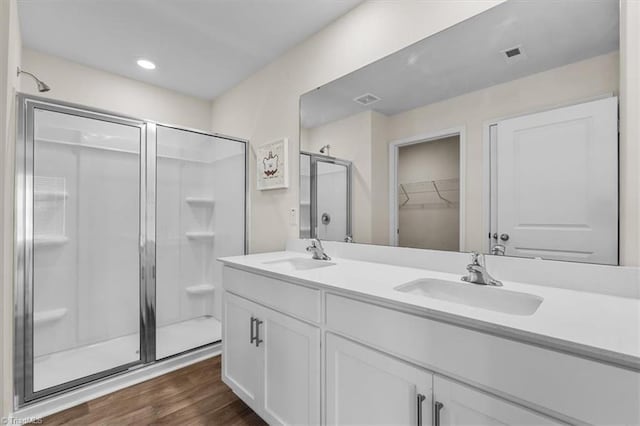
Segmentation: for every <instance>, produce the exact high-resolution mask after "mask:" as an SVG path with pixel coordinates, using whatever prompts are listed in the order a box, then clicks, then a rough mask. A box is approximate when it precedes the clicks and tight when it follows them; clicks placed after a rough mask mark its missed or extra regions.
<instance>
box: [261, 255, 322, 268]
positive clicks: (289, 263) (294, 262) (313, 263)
mask: <svg viewBox="0 0 640 426" xmlns="http://www.w3.org/2000/svg"><path fill="white" fill-rule="evenodd" d="M262 263H263V264H264V265H269V266H273V267H276V268H278V269H281V270H283V271H307V270H309V269H318V268H325V267H327V266H333V265H335V263H332V262H327V261H326V260H315V259H309V258H306V257H292V258H290V259H282V260H272V261H269V262H262Z"/></svg>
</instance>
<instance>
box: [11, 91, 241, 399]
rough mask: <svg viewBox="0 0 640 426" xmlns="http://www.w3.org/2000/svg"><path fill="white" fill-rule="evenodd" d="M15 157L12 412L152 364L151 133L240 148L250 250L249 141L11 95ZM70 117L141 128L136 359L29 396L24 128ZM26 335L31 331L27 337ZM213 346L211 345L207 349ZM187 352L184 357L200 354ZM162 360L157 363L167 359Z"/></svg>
mask: <svg viewBox="0 0 640 426" xmlns="http://www.w3.org/2000/svg"><path fill="white" fill-rule="evenodd" d="M15 100H16V137H15V142H16V152H15V161H16V163H15V173H14V176H15V182H14V191H15V198H14V203H15V204H14V209H15V210H14V211H15V224H14V237H13V241H14V256H13V257H14V266H13V271H14V277H13V281H14V284H13V285H14V292H13V293H14V296H13V302H14V312H13V332H14V336H13V347H14V353H13V408H14V409H16V410H17V409H19V408H22V407H24V406H27V405H30V404H32V403H37V402H40V401H42V400H44V399H47V398H49V397H53V396H57V395H59V394H61V393H64V392H66V391H68V390H70V389H71V388H75V387H78V386H83V385H86V384H90V383H93V382H95V381H98V380H103V379H107V378H110V377H112V376H113V375H115V374H119V373H124V372H127V371H129V370H132V369H136V368H140V367H143V366H148V365H152V364H154V363H155V362H158V361H157V360H156V356H155V333H156V329H155V326H156V298H155V290H156V277H155V271H156V255H155V249H156V229H155V228H156V161H157V153H156V145H157V140H156V130H157V126H163V127H168V128H173V129H179V130H183V131H189V132H195V133H199V134H203V135H207V136H212V137H215V138H219V139H225V140H230V141H234V142H238V143H241V144H243V145H244V168H245V173H244V182H243V185H244V197H243V204H244V206H243V208H244V218H245V220H244V228H243V232H244V235H243V247H244V249H243V252H244V254H247V253H248V251H249V223H250V205H249V199H250V186H249V176H248V173H249V159H250V157H249V155H250V152H249V150H250V142H249V140H246V139H240V138H236V137H232V136H227V135H223V134H219V133H211V132H205V131H202V130H197V129H192V128H188V127H184V126H178V125H174V124H165V123H160V122H156V121H153V120H148V119H142V118H136V117H133V116H130V115H127V114H122V113H117V112H111V111H107V110H102V109H98V108H93V107H89V106H84V105H79V104H75V103H71V102H66V101H59V100H55V99H50V98H45V97H41V96H34V95H29V94H25V93H17V94H16V98H15ZM37 107H39V108H41V109H45V110H49V111H53V112H59V113H66V114H71V115H75V116H80V117H85V118H90V119H97V120H102V121H108V122H112V123H116V124H123V125H129V126H135V127H139V128H140V154H139V155H140V161H139V169H138V170H139V179H140V182H139V203H140V204H139V210H140V211H139V268H140V271H139V283H140V310H139V321H140V322H139V324H140V328H139V330H140V359H139V360H138V361H134V362H131V363H128V364H124V365H120V366H117V367H114V368H111V369H108V370H105V371H101V372H98V373H95V374H91V375H89V376H85V377H81V378H79V379H75V380H73V381H70V382H66V383H62V384H59V385H56V386H53V387H50V388H47V389H43V390H40V391H37V392H34V391H33V332H32V330H33V299H32V297H33V273H32V267H33V251H34V247H33V225H32V224H33V154H34V145H35V135H34V134H33V128H28V127H27V124H28V123H32V122H33V115H34V110H35V108H37ZM30 331H31V332H30ZM216 343H218V342H211V343H209V344H208V345H207V346H210V345H214V344H216ZM200 348H201V347H198V348H192V349H190V350H188V351H186V352H189V351H192V350H196V349H200ZM182 354H184V352H182V353H180V354H175V355H172V356H171V357H167V358H163V359H162V360H160V362H164V361H166V360H169V359H171V358H172V357H175V356H179V355H182Z"/></svg>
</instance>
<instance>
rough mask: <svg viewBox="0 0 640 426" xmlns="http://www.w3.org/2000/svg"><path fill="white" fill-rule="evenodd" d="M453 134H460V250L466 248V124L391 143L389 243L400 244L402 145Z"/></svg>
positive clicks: (435, 139) (434, 139)
mask: <svg viewBox="0 0 640 426" xmlns="http://www.w3.org/2000/svg"><path fill="white" fill-rule="evenodd" d="M451 136H458V140H459V147H460V158H459V163H458V164H459V166H458V167H459V175H460V217H459V219H458V221H459V227H460V239H459V243H458V244H459V248H458V250H459V251H464V250H465V245H466V220H465V219H466V175H467V172H466V168H467V153H466V143H467V142H466V127H465V126H464V125H461V126H456V127H451V128H448V129H442V130H437V131H434V132H429V133H421V134H418V135H415V136H410V137H407V138H402V139H398V140H395V141H392V142H390V143H389V244H390V245H392V246H397V245H398V225H399V207H398V153H399V151H400V148H401V147H406V146H410V145H417V144H420V143H425V142H434V141H437V140H440V139H444V138H447V137H451Z"/></svg>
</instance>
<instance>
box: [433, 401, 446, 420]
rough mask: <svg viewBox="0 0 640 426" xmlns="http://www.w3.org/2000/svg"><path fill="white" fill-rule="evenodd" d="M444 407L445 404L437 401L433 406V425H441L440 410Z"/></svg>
mask: <svg viewBox="0 0 640 426" xmlns="http://www.w3.org/2000/svg"><path fill="white" fill-rule="evenodd" d="M443 408H444V404H443V403H442V402H438V401H436V403H435V404H434V408H433V426H440V410H442V409H443Z"/></svg>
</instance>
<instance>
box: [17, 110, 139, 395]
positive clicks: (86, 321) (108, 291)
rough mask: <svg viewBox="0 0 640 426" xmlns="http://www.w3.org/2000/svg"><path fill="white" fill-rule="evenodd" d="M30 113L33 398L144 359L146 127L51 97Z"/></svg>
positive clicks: (29, 390)
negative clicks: (48, 102)
mask: <svg viewBox="0 0 640 426" xmlns="http://www.w3.org/2000/svg"><path fill="white" fill-rule="evenodd" d="M27 117H28V118H27V125H26V126H25V131H26V141H27V144H26V145H25V172H26V173H25V175H26V178H25V180H26V182H25V188H26V193H25V194H24V196H25V211H26V215H27V216H26V217H27V219H26V223H25V225H24V226H25V233H24V235H25V236H26V237H25V245H26V247H28V248H27V249H26V250H27V251H26V253H27V254H26V258H27V261H26V264H27V268H26V271H27V272H26V275H25V276H26V278H25V282H26V286H25V288H26V290H25V291H26V292H27V295H26V296H27V297H26V298H25V299H26V305H25V306H26V307H25V309H26V311H27V312H26V315H25V324H24V327H25V346H24V348H25V349H24V351H25V357H24V360H25V369H24V372H25V376H26V377H25V399H27V400H29V399H33V398H37V397H40V396H44V395H46V394H49V393H53V392H56V391H59V390H62V389H65V388H68V387H71V386H75V385H77V384H81V383H84V382H87V381H89V380H93V379H96V378H99V377H102V376H106V375H108V374H112V373H114V372H117V371H120V370H125V369H127V368H129V367H131V366H133V365H135V364H139V363H141V361H142V358H141V345H140V343H141V338H140V336H141V332H140V289H141V287H140V283H141V277H140V241H141V240H142V239H143V236H144V235H143V234H142V233H141V231H142V230H141V220H142V218H143V214H142V211H141V210H142V209H143V208H142V207H141V203H140V197H141V195H140V193H141V188H142V187H143V185H142V179H143V178H142V176H144V175H143V173H142V171H143V170H144V167H143V163H142V161H141V157H142V156H143V155H144V144H143V140H144V139H143V137H142V135H143V132H144V130H145V126H144V123H142V122H137V121H133V120H125V119H120V118H116V117H111V116H106V115H101V114H96V113H88V112H84V111H79V110H76V109H72V108H63V107H57V106H50V105H46V104H32V105H31V106H30V107H29V108H28V110H27ZM31 123H32V124H31ZM29 215H31V217H29ZM30 274H32V275H31V276H29V275H30ZM29 292H30V293H31V294H29ZM29 296H30V297H29ZM143 355H144V354H143Z"/></svg>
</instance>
